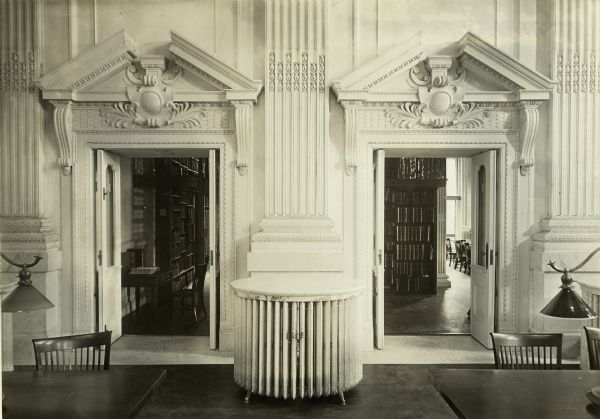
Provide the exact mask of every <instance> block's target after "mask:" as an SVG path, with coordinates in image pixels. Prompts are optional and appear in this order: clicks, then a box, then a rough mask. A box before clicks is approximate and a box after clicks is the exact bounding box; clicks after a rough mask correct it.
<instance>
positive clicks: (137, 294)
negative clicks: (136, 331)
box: [135, 287, 141, 320]
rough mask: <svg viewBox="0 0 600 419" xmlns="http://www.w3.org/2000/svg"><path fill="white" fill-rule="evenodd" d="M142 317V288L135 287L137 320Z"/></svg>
mask: <svg viewBox="0 0 600 419" xmlns="http://www.w3.org/2000/svg"><path fill="white" fill-rule="evenodd" d="M140 315H141V307H140V287H135V318H136V320H137V319H139V317H140Z"/></svg>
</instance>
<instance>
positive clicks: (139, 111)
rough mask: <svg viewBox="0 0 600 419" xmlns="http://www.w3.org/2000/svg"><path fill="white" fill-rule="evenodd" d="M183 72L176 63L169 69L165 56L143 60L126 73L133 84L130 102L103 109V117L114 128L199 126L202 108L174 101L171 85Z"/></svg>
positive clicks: (128, 95)
mask: <svg viewBox="0 0 600 419" xmlns="http://www.w3.org/2000/svg"><path fill="white" fill-rule="evenodd" d="M181 72H182V70H181V67H179V66H177V65H175V64H171V65H168V66H167V65H166V64H165V59H164V57H162V56H151V57H145V58H141V59H140V60H139V62H135V63H134V64H132V65H131V66H129V68H128V69H127V71H126V76H127V80H129V82H130V83H131V84H132V85H130V86H129V87H128V88H127V97H128V99H129V102H130V103H126V102H118V103H115V104H113V105H112V108H106V109H102V110H101V111H100V114H101V115H102V117H104V118H106V119H105V120H106V123H107V124H108V125H110V126H111V127H114V128H130V127H132V126H134V125H139V126H148V127H150V128H159V127H164V126H169V125H172V126H177V127H182V128H193V127H197V126H199V125H200V122H201V120H202V118H203V117H204V116H205V114H204V111H203V110H202V109H200V108H196V107H194V106H192V104H190V103H187V102H174V101H173V88H172V87H171V85H172V84H174V83H175V82H176V81H177V80H179V78H180V77H181Z"/></svg>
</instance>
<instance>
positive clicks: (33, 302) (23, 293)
mask: <svg viewBox="0 0 600 419" xmlns="http://www.w3.org/2000/svg"><path fill="white" fill-rule="evenodd" d="M0 256H2V258H3V259H4V260H5V261H7V262H8V263H10V264H11V265H13V266H16V267H17V268H21V270H20V271H19V282H18V283H17V286H16V287H15V289H14V290H13V291H12V292H11V293H10V294H8V295H7V296H6V298H5V299H4V300H3V301H2V312H3V313H20V312H22V311H35V310H42V309H48V308H52V307H54V304H52V303H51V302H50V300H48V299H47V298H46V297H44V295H43V294H42V293H41V292H39V291H38V290H37V289H36V288H35V287H34V286H33V285H32V284H31V271H30V270H29V268H31V267H32V266H35V265H37V264H38V262H39V261H40V260H42V257H40V256H35V259H34V261H33V262H32V263H18V262H15V261H14V260H11V259H10V258H8V256H6V255H5V254H4V253H0Z"/></svg>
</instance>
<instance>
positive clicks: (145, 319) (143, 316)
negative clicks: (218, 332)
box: [122, 302, 210, 336]
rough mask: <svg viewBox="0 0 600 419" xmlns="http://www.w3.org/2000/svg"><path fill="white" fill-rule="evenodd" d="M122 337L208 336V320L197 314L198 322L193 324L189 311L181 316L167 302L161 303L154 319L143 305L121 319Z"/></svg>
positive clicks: (149, 308) (147, 307) (177, 309)
mask: <svg viewBox="0 0 600 419" xmlns="http://www.w3.org/2000/svg"><path fill="white" fill-rule="evenodd" d="M122 327H123V334H124V335H155V336H162V335H169V336H209V334H210V329H209V327H210V326H209V322H208V318H203V315H202V314H201V313H198V322H197V323H194V316H193V315H192V312H191V311H190V310H187V311H185V312H184V313H183V316H182V314H181V310H179V307H178V306H177V305H175V306H174V307H173V315H171V307H170V305H169V304H168V302H165V303H162V304H160V305H159V307H158V315H157V316H156V319H154V318H153V316H152V308H151V306H150V304H144V305H143V306H142V307H141V309H140V312H139V313H137V312H136V311H133V312H132V313H129V314H127V315H126V316H124V317H123V320H122Z"/></svg>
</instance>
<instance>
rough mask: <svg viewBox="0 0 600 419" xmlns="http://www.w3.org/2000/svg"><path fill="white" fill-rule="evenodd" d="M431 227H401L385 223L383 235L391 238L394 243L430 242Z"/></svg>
mask: <svg viewBox="0 0 600 419" xmlns="http://www.w3.org/2000/svg"><path fill="white" fill-rule="evenodd" d="M431 230H432V228H431V225H420V226H401V225H396V224H393V223H386V225H385V234H386V235H388V236H393V237H394V238H395V240H396V241H403V242H406V241H427V242H428V241H430V240H431Z"/></svg>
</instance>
